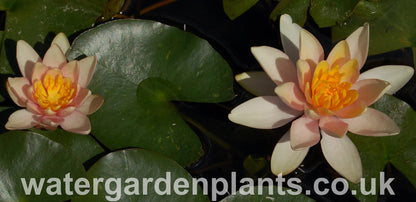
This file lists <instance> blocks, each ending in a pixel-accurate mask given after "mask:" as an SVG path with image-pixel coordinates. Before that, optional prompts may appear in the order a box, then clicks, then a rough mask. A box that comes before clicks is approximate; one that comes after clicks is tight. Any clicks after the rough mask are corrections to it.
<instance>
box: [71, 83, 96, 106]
mask: <svg viewBox="0 0 416 202" xmlns="http://www.w3.org/2000/svg"><path fill="white" fill-rule="evenodd" d="M77 87H78V88H77V95H76V97H75V98H74V100H73V101H72V103H71V106H75V107H78V106H79V105H80V104H81V103H82V102H83V101H84V99H85V98H86V97H88V96H90V95H91V91H90V90H88V89H86V88H83V87H81V86H80V85H78V86H77Z"/></svg>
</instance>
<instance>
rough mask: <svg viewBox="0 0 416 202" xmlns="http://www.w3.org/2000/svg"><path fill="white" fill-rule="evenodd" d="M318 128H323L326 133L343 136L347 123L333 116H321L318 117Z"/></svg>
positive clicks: (345, 132) (346, 129)
mask: <svg viewBox="0 0 416 202" xmlns="http://www.w3.org/2000/svg"><path fill="white" fill-rule="evenodd" d="M319 128H321V129H322V130H324V131H325V133H326V134H328V135H331V136H334V137H343V136H344V135H345V134H347V131H348V124H346V123H345V122H343V121H341V120H339V119H338V118H337V117H335V116H323V117H321V119H319Z"/></svg>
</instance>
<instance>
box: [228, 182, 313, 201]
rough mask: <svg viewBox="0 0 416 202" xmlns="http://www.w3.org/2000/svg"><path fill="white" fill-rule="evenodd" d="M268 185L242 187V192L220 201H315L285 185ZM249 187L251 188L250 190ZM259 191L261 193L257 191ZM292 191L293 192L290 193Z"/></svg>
mask: <svg viewBox="0 0 416 202" xmlns="http://www.w3.org/2000/svg"><path fill="white" fill-rule="evenodd" d="M269 188H270V187H258V186H253V187H250V188H243V189H244V192H241V191H239V192H237V193H236V194H233V195H230V196H227V197H226V198H224V199H223V200H221V202H233V201H235V202H239V201H253V202H265V201H279V202H281V201H282V202H283V201H311V202H312V201H315V200H313V199H311V198H309V197H307V196H305V195H303V194H301V193H300V192H299V193H298V191H297V190H292V189H288V188H285V187H277V186H273V188H272V189H271V190H269ZM250 189H251V190H250ZM259 191H261V193H259ZM292 193H293V194H292Z"/></svg>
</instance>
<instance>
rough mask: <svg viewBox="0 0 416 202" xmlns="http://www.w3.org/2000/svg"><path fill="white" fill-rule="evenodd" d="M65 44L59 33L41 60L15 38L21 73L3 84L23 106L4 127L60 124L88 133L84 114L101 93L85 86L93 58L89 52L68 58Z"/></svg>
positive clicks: (98, 104) (99, 99) (92, 108)
mask: <svg viewBox="0 0 416 202" xmlns="http://www.w3.org/2000/svg"><path fill="white" fill-rule="evenodd" d="M69 47H70V45H69V42H68V39H67V37H66V36H65V34H63V33H59V34H58V35H57V36H56V37H55V38H54V39H53V41H52V44H51V46H50V48H49V49H48V50H47V52H46V54H45V56H44V58H43V60H42V59H41V58H40V57H39V55H38V54H37V53H36V51H35V50H33V48H32V47H31V46H30V45H29V44H28V43H27V42H25V41H23V40H19V41H18V42H17V47H16V58H17V63H18V65H19V68H20V72H21V73H22V76H23V77H15V78H8V79H7V83H6V85H7V91H8V93H9V95H10V97H11V98H12V100H13V101H14V103H16V105H18V106H19V107H24V108H25V109H20V110H18V111H16V112H14V113H12V114H11V115H10V117H9V120H8V122H7V123H6V126H5V127H6V128H7V129H9V130H20V129H28V128H32V127H38V128H46V129H48V130H54V129H56V128H57V127H58V126H61V128H62V129H64V130H67V131H69V132H74V133H79V134H88V133H90V131H91V124H90V120H89V119H88V117H87V115H89V114H92V113H94V112H95V111H97V110H98V109H99V108H100V107H101V105H102V104H103V103H104V98H103V97H101V96H99V95H94V94H91V91H90V90H88V89H87V86H88V84H89V82H90V81H91V78H92V76H93V74H94V70H95V66H96V63H97V59H96V57H95V56H89V57H86V58H84V59H82V60H80V61H77V60H73V61H70V62H68V61H67V60H66V57H65V54H66V52H67V51H68V49H69Z"/></svg>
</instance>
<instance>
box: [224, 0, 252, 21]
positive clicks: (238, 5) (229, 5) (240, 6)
mask: <svg viewBox="0 0 416 202" xmlns="http://www.w3.org/2000/svg"><path fill="white" fill-rule="evenodd" d="M258 1H259V0H223V1H222V5H223V6H224V11H225V13H226V14H227V15H228V17H229V18H230V19H231V20H234V19H236V18H237V17H238V16H240V15H242V14H243V13H244V12H246V11H247V10H248V9H250V8H251V7H253V6H254V5H255V4H256V3H257V2H258Z"/></svg>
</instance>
